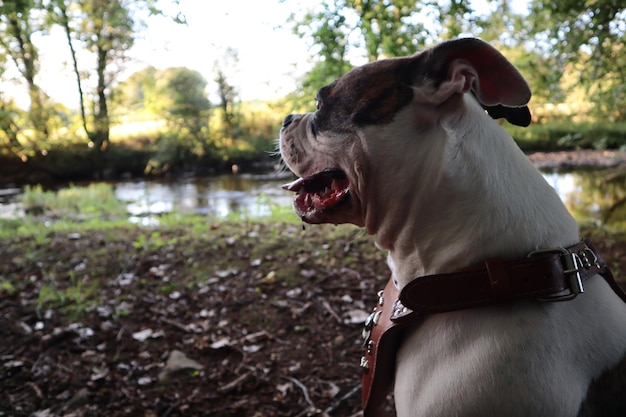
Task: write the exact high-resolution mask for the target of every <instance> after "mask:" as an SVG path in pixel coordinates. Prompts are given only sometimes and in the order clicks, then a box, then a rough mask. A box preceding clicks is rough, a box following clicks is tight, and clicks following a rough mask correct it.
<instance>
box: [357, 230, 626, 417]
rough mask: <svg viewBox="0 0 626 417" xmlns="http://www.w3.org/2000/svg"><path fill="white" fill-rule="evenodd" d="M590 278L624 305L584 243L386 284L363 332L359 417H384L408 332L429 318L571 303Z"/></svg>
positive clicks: (617, 289) (603, 267) (604, 267)
mask: <svg viewBox="0 0 626 417" xmlns="http://www.w3.org/2000/svg"><path fill="white" fill-rule="evenodd" d="M595 275H601V276H602V277H603V278H604V279H605V280H606V281H607V282H608V284H609V285H610V286H611V288H612V289H613V290H614V291H615V293H617V295H619V297H620V298H621V299H622V300H624V302H626V293H624V291H623V290H622V289H621V288H620V287H619V285H618V284H617V283H616V282H615V279H614V278H613V275H612V274H611V271H610V270H609V268H608V267H607V265H606V263H605V262H604V260H603V259H602V258H601V257H600V255H599V254H598V252H597V250H596V248H595V246H594V245H593V244H592V243H591V241H590V240H587V239H586V240H582V241H580V242H579V243H577V244H576V245H573V246H570V247H568V248H550V249H541V250H538V251H533V252H531V253H530V254H528V256H527V257H526V258H523V259H517V260H513V261H504V260H501V259H490V260H487V261H485V262H484V263H482V264H479V265H474V266H471V267H468V268H463V269H461V270H458V271H455V272H451V273H443V274H438V275H428V276H423V277H420V278H418V279H415V280H413V281H411V282H410V283H409V284H407V285H406V286H405V287H404V288H403V289H402V291H401V292H400V291H399V290H398V288H397V287H396V286H395V284H394V282H393V279H392V278H390V279H389V281H388V282H387V285H386V286H385V289H384V290H382V291H380V292H379V293H378V302H377V303H376V306H375V307H374V311H373V312H372V314H371V315H370V316H369V317H368V319H367V320H366V322H365V328H364V329H363V348H364V350H365V352H364V354H363V357H362V358H361V368H362V370H363V380H362V383H363V391H362V406H363V417H382V416H387V415H388V414H387V413H386V412H385V410H384V405H385V401H386V399H387V396H388V395H389V393H390V391H391V388H392V386H393V381H394V374H395V360H396V352H397V349H398V347H399V345H400V342H401V339H402V332H403V330H404V329H405V328H406V327H407V326H409V325H411V324H415V323H416V322H417V321H418V320H420V319H422V318H423V317H424V316H425V315H427V314H433V313H443V312H449V311H455V310H462V309H467V308H473V307H480V306H488V305H498V304H505V303H511V302H514V301H517V300H539V301H567V300H571V299H573V298H575V297H576V296H578V295H579V294H581V293H583V292H584V286H583V282H584V281H585V280H587V279H589V278H591V277H593V276H595Z"/></svg>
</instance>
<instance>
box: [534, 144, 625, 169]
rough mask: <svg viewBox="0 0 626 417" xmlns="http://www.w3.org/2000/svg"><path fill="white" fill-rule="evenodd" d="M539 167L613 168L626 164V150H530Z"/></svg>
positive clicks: (535, 163)
mask: <svg viewBox="0 0 626 417" xmlns="http://www.w3.org/2000/svg"><path fill="white" fill-rule="evenodd" d="M526 155H527V156H528V158H529V159H530V160H531V162H532V163H533V165H535V166H536V167H537V168H538V169H544V170H561V169H565V170H567V169H574V168H613V167H616V166H619V165H622V164H626V151H618V150H592V149H581V150H574V151H555V152H530V153H527V154H526Z"/></svg>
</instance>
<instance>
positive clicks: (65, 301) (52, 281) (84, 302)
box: [37, 271, 97, 317]
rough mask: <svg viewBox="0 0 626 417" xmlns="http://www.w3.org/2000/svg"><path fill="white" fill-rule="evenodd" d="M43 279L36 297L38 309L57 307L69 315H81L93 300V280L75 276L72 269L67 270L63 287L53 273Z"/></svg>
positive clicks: (94, 290)
mask: <svg viewBox="0 0 626 417" xmlns="http://www.w3.org/2000/svg"><path fill="white" fill-rule="evenodd" d="M45 281H46V282H45V283H44V284H42V286H41V288H40V290H39V295H38V297H37V307H38V308H39V309H44V308H58V309H60V310H61V311H62V312H63V313H64V314H66V315H68V316H70V317H78V316H81V315H83V314H84V313H85V312H86V311H87V310H88V309H89V307H90V306H91V305H92V304H93V303H94V301H95V300H94V298H95V295H96V294H97V288H96V283H95V282H94V280H90V279H86V280H83V279H80V278H77V277H76V273H75V272H74V271H69V276H68V282H67V286H66V287H65V288H61V285H60V284H61V283H60V282H58V280H57V277H56V276H55V274H47V275H46V277H45ZM87 283H88V284H87Z"/></svg>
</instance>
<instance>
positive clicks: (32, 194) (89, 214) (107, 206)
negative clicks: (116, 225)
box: [20, 183, 126, 219]
mask: <svg viewBox="0 0 626 417" xmlns="http://www.w3.org/2000/svg"><path fill="white" fill-rule="evenodd" d="M20 202H21V203H22V204H23V206H24V210H25V211H26V212H27V213H31V214H34V215H43V216H46V217H50V218H68V217H71V218H75V219H88V218H116V217H120V216H123V215H125V214H126V208H125V207H124V205H123V203H121V202H120V201H119V200H118V199H117V198H116V197H115V193H114V192H113V188H112V187H111V186H110V185H109V184H105V183H95V184H90V185H88V186H87V187H76V186H70V187H68V188H63V189H60V190H58V191H56V192H55V191H45V190H43V189H42V187H41V186H40V185H35V186H26V188H25V189H24V194H22V196H21V198H20Z"/></svg>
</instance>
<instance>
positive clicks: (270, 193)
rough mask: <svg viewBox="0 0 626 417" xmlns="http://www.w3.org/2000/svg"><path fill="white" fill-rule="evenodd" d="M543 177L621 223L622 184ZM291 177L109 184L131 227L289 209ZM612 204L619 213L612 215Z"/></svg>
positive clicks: (594, 173)
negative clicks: (173, 217)
mask: <svg viewBox="0 0 626 417" xmlns="http://www.w3.org/2000/svg"><path fill="white" fill-rule="evenodd" d="M543 175H544V177H545V178H546V180H547V181H548V183H550V185H552V186H553V187H554V188H555V189H556V191H557V192H558V194H559V195H560V197H561V198H562V200H563V201H564V202H565V204H566V205H567V207H568V209H569V210H570V211H571V212H572V214H573V215H574V217H576V218H577V219H578V220H579V221H583V222H587V221H593V222H597V223H599V224H600V223H604V222H608V223H615V222H618V221H619V222H623V221H624V220H625V219H626V204H621V206H619V204H618V203H619V202H620V201H623V200H624V199H626V184H625V183H624V181H621V182H620V181H616V182H612V183H606V182H605V181H604V180H605V178H606V174H605V172H604V171H601V170H574V171H570V172H559V171H554V172H550V171H546V172H544V173H543ZM290 179H291V177H289V176H285V175H277V174H275V173H271V174H261V175H256V174H237V175H221V176H214V177H189V178H176V179H160V180H129V181H121V182H116V183H113V186H114V190H115V195H116V196H117V198H118V199H120V200H121V201H124V202H125V203H126V206H127V210H128V213H129V219H130V220H131V221H132V222H135V223H138V224H143V225H149V224H158V218H159V216H161V215H163V214H165V213H170V212H177V213H180V214H201V215H212V216H216V217H219V218H225V217H227V216H230V215H243V216H246V217H251V218H254V217H263V216H267V215H269V214H271V213H272V211H273V210H275V209H277V208H289V207H291V202H292V198H293V194H292V193H291V192H288V191H285V190H283V189H282V188H281V185H282V184H283V183H285V182H288V181H290ZM19 192H20V189H15V188H13V189H9V188H5V189H0V209H2V210H0V217H1V216H6V212H7V211H11V210H15V209H16V207H18V204H17V203H16V201H17V195H18V194H19ZM616 204H617V205H618V206H619V208H618V209H615V210H612V207H614V206H615V205H616Z"/></svg>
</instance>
